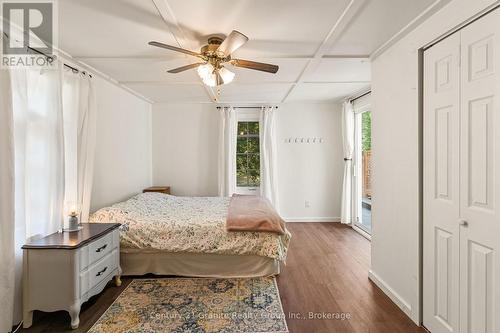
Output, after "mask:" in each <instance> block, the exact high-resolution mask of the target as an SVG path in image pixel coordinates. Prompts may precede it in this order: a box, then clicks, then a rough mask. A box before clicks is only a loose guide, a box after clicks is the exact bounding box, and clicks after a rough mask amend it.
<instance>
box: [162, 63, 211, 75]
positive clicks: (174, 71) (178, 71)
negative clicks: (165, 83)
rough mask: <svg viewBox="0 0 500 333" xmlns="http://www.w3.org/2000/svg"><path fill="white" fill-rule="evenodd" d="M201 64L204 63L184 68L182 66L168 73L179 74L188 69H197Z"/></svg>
mask: <svg viewBox="0 0 500 333" xmlns="http://www.w3.org/2000/svg"><path fill="white" fill-rule="evenodd" d="M203 64H205V63H204V62H197V63H196V64H189V65H186V66H182V67H178V68H174V69H171V70H169V71H168V72H169V73H173V74H175V73H180V72H184V71H187V70H188V69H191V68H195V67H198V66H200V65H203Z"/></svg>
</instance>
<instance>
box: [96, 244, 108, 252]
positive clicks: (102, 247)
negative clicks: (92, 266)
mask: <svg viewBox="0 0 500 333" xmlns="http://www.w3.org/2000/svg"><path fill="white" fill-rule="evenodd" d="M106 246H108V244H104V245H103V246H101V247H100V248H98V249H97V250H95V252H101V251H102V250H104V249H105V248H106Z"/></svg>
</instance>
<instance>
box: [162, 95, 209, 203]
mask: <svg viewBox="0 0 500 333" xmlns="http://www.w3.org/2000/svg"><path fill="white" fill-rule="evenodd" d="M218 120H219V116H218V112H217V109H216V107H215V105H211V104H155V105H154V106H153V183H154V184H155V185H167V186H171V191H172V193H173V194H175V195H183V196H217V189H218V186H217V147H218V138H219V135H218V133H219V122H218Z"/></svg>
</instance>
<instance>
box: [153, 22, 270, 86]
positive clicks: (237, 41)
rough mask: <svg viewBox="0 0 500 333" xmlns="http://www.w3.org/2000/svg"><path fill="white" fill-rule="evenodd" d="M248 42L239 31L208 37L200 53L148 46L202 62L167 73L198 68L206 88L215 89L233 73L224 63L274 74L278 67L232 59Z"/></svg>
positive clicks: (154, 44) (230, 77)
mask: <svg viewBox="0 0 500 333" xmlns="http://www.w3.org/2000/svg"><path fill="white" fill-rule="evenodd" d="M247 41H248V37H247V36H245V35H244V34H242V33H241V32H239V31H236V30H233V31H232V32H231V33H230V34H229V36H227V37H226V39H222V38H220V37H209V38H208V44H207V45H205V46H203V47H202V48H201V51H200V53H198V52H193V51H189V50H186V49H182V48H180V47H176V46H171V45H167V44H163V43H160V42H154V41H151V42H149V45H152V46H156V47H161V48H164V49H168V50H172V51H176V52H181V53H184V54H187V55H190V56H193V57H197V58H199V59H201V60H202V62H197V63H194V64H190V65H186V66H182V67H178V68H175V69H171V70H169V71H168V72H169V73H180V72H184V71H187V70H189V69H192V68H196V67H197V68H198V75H199V76H200V77H201V79H202V80H203V83H205V84H206V85H208V86H211V87H215V86H220V85H222V84H227V83H229V82H231V81H232V80H233V78H234V75H235V74H234V73H233V72H231V71H230V70H228V69H227V68H225V67H224V64H225V63H230V64H231V65H233V66H236V67H242V68H247V69H253V70H257V71H262V72H267V73H273V74H275V73H276V72H277V71H278V69H279V67H278V66H276V65H271V64H265V63H262V62H255V61H249V60H243V59H233V58H231V54H232V53H233V52H234V51H236V50H237V49H238V48H240V47H241V46H243V45H244V44H245V43H246V42H247Z"/></svg>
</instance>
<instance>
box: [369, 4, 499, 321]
mask: <svg viewBox="0 0 500 333" xmlns="http://www.w3.org/2000/svg"><path fill="white" fill-rule="evenodd" d="M494 2H495V1H492V0H474V1H470V0H454V1H452V2H450V3H449V4H448V5H446V6H445V7H443V9H441V10H440V11H439V12H437V13H436V14H435V15H433V16H432V17H430V18H429V19H428V20H426V21H425V22H424V23H423V24H421V25H420V26H419V27H417V28H416V29H415V30H414V31H412V32H411V33H410V34H408V35H407V36H406V37H405V38H403V39H402V40H400V41H399V42H398V43H396V44H395V45H393V46H392V47H391V48H389V49H388V50H387V51H386V52H384V53H383V54H382V55H380V56H379V57H377V58H376V59H374V61H373V63H372V71H373V72H372V92H373V93H372V103H373V104H372V110H373V113H372V137H373V140H372V141H373V173H374V178H373V206H372V207H373V213H372V214H373V216H372V220H373V229H372V230H373V231H372V233H373V234H372V268H371V276H372V278H373V280H374V281H375V282H376V283H378V284H379V285H380V286H381V287H382V289H384V290H385V291H386V292H387V293H388V294H389V295H390V296H391V297H392V298H393V300H395V301H396V303H398V305H400V307H401V308H402V309H403V310H404V311H405V312H406V313H407V314H408V315H409V316H410V317H411V318H412V319H413V320H414V321H415V322H419V320H420V311H419V279H420V275H419V219H420V211H419V205H418V202H419V181H418V177H419V168H418V163H419V156H418V119H419V118H418V89H417V86H418V52H417V51H418V49H419V48H421V47H423V46H424V45H425V44H427V43H429V42H431V41H432V40H434V39H435V38H437V37H439V36H440V35H442V34H444V33H446V32H447V31H449V30H451V29H452V28H454V27H455V26H457V25H459V24H460V23H462V22H463V21H465V20H467V19H468V18H470V17H472V16H474V15H475V14H476V13H478V12H479V11H481V10H482V9H484V8H486V7H487V6H489V5H491V4H492V3H494Z"/></svg>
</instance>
